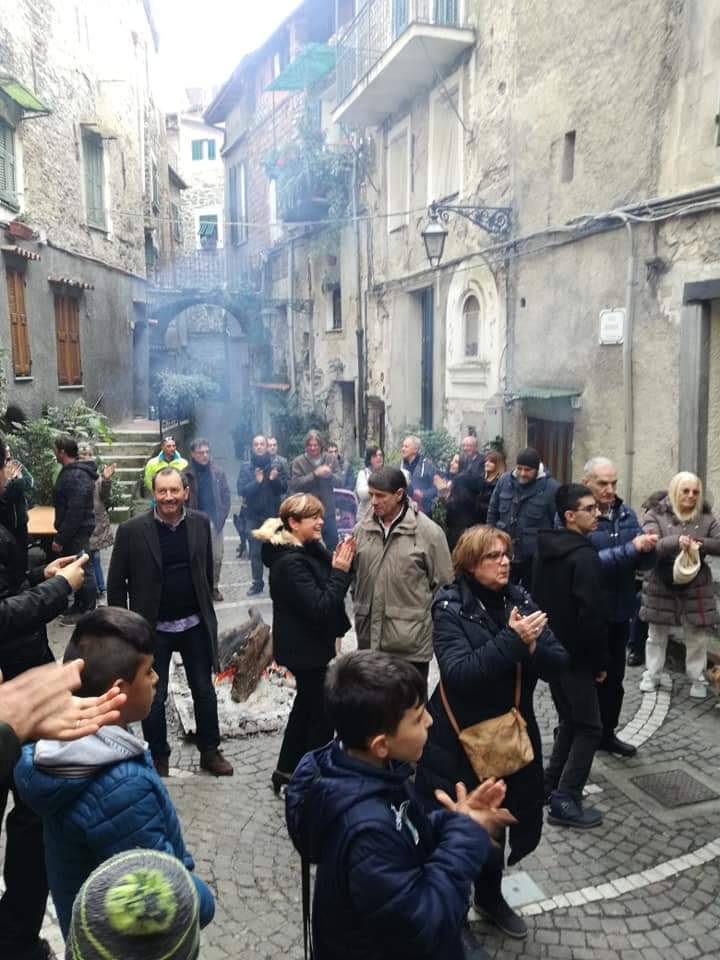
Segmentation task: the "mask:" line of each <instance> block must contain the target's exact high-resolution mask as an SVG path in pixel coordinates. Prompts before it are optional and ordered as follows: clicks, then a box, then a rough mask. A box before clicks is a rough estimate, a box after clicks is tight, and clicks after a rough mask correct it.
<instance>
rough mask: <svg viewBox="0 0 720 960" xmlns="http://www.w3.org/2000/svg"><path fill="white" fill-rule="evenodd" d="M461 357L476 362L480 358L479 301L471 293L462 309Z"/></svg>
mask: <svg viewBox="0 0 720 960" xmlns="http://www.w3.org/2000/svg"><path fill="white" fill-rule="evenodd" d="M462 331H463V357H464V359H465V360H477V359H478V358H479V356H480V301H479V300H478V298H477V297H476V296H475V294H474V293H471V294H470V295H469V296H467V297H466V298H465V301H464V303H463V307H462Z"/></svg>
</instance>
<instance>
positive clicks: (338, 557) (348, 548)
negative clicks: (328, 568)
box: [332, 537, 357, 573]
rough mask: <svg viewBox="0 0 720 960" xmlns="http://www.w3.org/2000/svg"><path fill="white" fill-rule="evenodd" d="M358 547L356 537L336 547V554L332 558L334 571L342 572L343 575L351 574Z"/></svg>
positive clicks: (349, 538)
mask: <svg viewBox="0 0 720 960" xmlns="http://www.w3.org/2000/svg"><path fill="white" fill-rule="evenodd" d="M356 547H357V540H356V539H355V537H348V539H347V540H343V542H342V543H339V544H338V545H337V547H335V553H334V554H333V558H332V565H333V569H334V570H342V572H343V573H349V572H350V567H352V562H353V557H354V556H355V548H356Z"/></svg>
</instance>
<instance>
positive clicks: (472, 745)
mask: <svg viewBox="0 0 720 960" xmlns="http://www.w3.org/2000/svg"><path fill="white" fill-rule="evenodd" d="M521 681H522V667H521V665H520V664H518V665H517V674H516V679H515V706H514V707H513V708H512V709H511V710H508V712H507V713H503V714H502V715H501V716H499V717H491V718H490V720H481V721H480V723H474V724H473V725H472V726H471V727H465V729H464V730H461V729H460V727H459V726H458V722H457V720H456V719H455V714H454V713H453V712H452V710H451V709H450V704H449V703H448V700H447V697H446V696H445V688H444V687H443V684H442V680H441V681H440V698H441V699H442V702H443V706H444V707H445V712H446V713H447V716H448V720H449V721H450V725H451V726H452V728H453V730H454V731H455V735H456V736H457V738H458V740H459V741H460V743H461V744H462V746H463V749H464V751H465V754H466V755H467V758H468V760H469V761H470V766H471V767H472V768H473V770H474V771H475V774H476V776H477V778H478V780H486V779H487V778H488V777H507V776H509V775H510V774H511V773H515V772H516V771H517V770H521V769H522V768H523V767H526V766H527V765H528V764H529V763H531V762H532V761H533V760H534V758H535V753H534V751H533V746H532V743H531V742H530V737H529V736H528V734H527V724H526V723H525V720H524V719H523V716H522V714H521V713H520V709H519V708H520V686H521Z"/></svg>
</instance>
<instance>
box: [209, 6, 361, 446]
mask: <svg viewBox="0 0 720 960" xmlns="http://www.w3.org/2000/svg"><path fill="white" fill-rule="evenodd" d="M352 6H353V5H352V3H351V2H349V0H344V2H342V3H341V4H340V5H339V10H340V18H341V23H343V22H347V21H349V20H350V19H351V16H352ZM335 31H336V26H335V8H334V5H332V4H327V3H324V2H320V0H307V2H306V3H305V4H303V5H302V6H301V7H299V9H298V10H296V11H295V12H294V13H293V14H292V15H291V16H290V17H288V18H287V20H285V21H284V22H283V23H282V24H281V25H280V27H278V29H277V30H275V31H274V32H273V34H272V35H271V36H270V37H269V38H268V40H267V41H266V43H265V44H263V45H262V46H261V47H260V48H258V49H257V50H255V51H253V52H252V53H251V54H249V55H248V56H246V57H245V58H244V59H243V60H242V61H241V62H240V64H239V65H238V67H237V68H236V69H235V71H234V72H233V74H232V75H231V76H230V78H229V79H228V80H227V82H226V83H225V84H224V85H223V87H222V88H221V89H220V91H219V92H218V94H217V96H216V97H215V99H214V101H213V103H212V104H210V106H209V108H208V109H207V111H206V113H205V119H206V120H207V121H208V122H209V123H212V124H216V123H223V124H224V126H225V147H224V150H223V159H224V163H225V218H226V224H227V227H226V262H227V265H228V284H229V285H230V286H232V285H238V284H240V285H245V286H247V287H248V288H250V289H252V290H254V291H255V292H256V294H257V296H258V304H259V306H258V313H257V315H256V317H255V321H254V324H255V327H254V331H252V332H251V334H250V351H251V358H250V370H251V375H252V379H251V386H250V390H251V395H252V404H253V424H252V430H260V429H262V430H264V431H265V432H277V423H278V417H279V415H280V414H281V413H283V412H286V411H287V409H288V407H290V408H292V409H294V410H298V411H302V410H305V411H313V410H314V411H317V412H318V413H319V414H320V415H321V417H322V418H323V419H326V420H327V421H328V423H329V433H330V436H331V437H332V439H334V440H336V442H338V443H339V444H340V446H341V447H342V448H343V449H344V450H346V451H348V452H349V454H350V456H351V457H352V456H354V455H355V453H356V451H357V448H358V442H359V441H358V436H359V433H358V416H359V414H360V410H361V407H362V399H361V387H360V378H359V376H358V347H357V327H358V310H359V306H358V305H359V304H361V303H362V301H363V293H362V289H361V288H359V286H358V279H359V278H358V273H357V265H358V262H359V258H358V252H357V236H356V233H355V231H354V230H353V229H352V228H351V227H349V226H347V225H346V222H345V221H346V215H347V210H348V209H349V205H350V202H351V201H350V191H351V184H350V182H349V179H348V182H347V191H348V192H347V196H346V198H345V199H346V204H345V206H344V207H343V211H342V217H340V218H339V219H340V220H341V221H342V222H341V223H339V224H336V223H334V220H335V219H336V218H334V217H333V216H332V210H331V209H330V210H329V209H328V207H327V206H323V205H322V204H320V205H319V206H318V205H317V203H314V204H313V203H312V202H311V203H309V204H308V203H306V202H305V201H306V200H312V199H313V198H311V197H309V196H303V197H295V196H293V197H291V196H290V195H289V193H288V191H286V190H285V189H284V188H283V185H282V184H283V179H282V175H280V176H277V175H276V174H275V173H273V171H272V169H271V168H272V166H273V163H278V164H279V165H280V167H282V165H283V163H284V162H285V159H284V157H285V155H286V152H287V151H288V150H290V152H292V150H293V148H296V150H297V152H298V153H299V154H300V155H302V153H303V150H304V148H305V145H306V144H307V142H308V141H307V138H308V137H309V138H311V139H312V138H313V137H315V136H319V137H321V138H322V139H323V142H324V144H325V146H324V147H323V150H324V151H325V155H326V156H335V157H337V158H339V161H338V162H340V158H343V157H344V158H345V160H344V161H342V162H344V163H345V167H346V168H347V169H348V176H349V166H350V164H349V162H348V161H347V157H348V155H349V151H350V149H351V148H350V145H349V141H348V139H347V137H345V136H344V135H343V134H342V132H341V131H340V130H339V128H337V127H336V126H335V125H334V124H333V122H332V118H331V114H332V108H333V105H334V98H335V85H334V71H333V69H332V68H333V67H334V51H333V49H332V46H331V45H332V43H333V42H334V35H335ZM328 49H329V50H330V54H329V57H328V53H327V51H328ZM298 77H299V78H300V79H299V80H298ZM304 138H305V139H304ZM306 193H307V191H306Z"/></svg>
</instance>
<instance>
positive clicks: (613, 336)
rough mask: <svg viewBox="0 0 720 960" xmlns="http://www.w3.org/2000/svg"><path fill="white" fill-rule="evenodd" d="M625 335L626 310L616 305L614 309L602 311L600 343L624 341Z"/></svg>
mask: <svg viewBox="0 0 720 960" xmlns="http://www.w3.org/2000/svg"><path fill="white" fill-rule="evenodd" d="M624 336H625V310H624V309H623V308H622V307H616V308H615V309H613V310H601V311H600V343H608V344H613V343H622V342H623V338H624Z"/></svg>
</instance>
